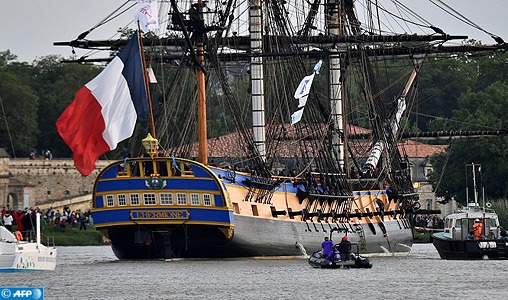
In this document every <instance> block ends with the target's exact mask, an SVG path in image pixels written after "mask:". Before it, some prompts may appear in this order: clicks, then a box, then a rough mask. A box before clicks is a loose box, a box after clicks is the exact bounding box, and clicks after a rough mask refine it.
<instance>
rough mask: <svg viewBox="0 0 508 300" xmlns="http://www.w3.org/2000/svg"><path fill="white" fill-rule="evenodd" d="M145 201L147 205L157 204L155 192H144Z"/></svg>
mask: <svg viewBox="0 0 508 300" xmlns="http://www.w3.org/2000/svg"><path fill="white" fill-rule="evenodd" d="M143 203H144V204H145V205H155V204H157V203H156V201H155V194H153V193H149V194H143Z"/></svg>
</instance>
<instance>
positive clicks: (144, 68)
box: [138, 21, 157, 156]
mask: <svg viewBox="0 0 508 300" xmlns="http://www.w3.org/2000/svg"><path fill="white" fill-rule="evenodd" d="M138 40H139V47H140V50H139V51H140V53H141V62H142V63H143V70H146V59H145V49H144V47H143V36H142V35H141V25H140V23H139V21H138ZM147 77H148V76H147V74H146V72H145V71H143V79H144V82H145V91H146V99H147V101H148V116H149V118H150V127H151V134H152V137H153V138H155V139H156V138H157V135H156V134H155V121H154V118H153V109H152V98H151V96H150V86H149V84H148V78H147ZM155 155H156V156H157V153H155Z"/></svg>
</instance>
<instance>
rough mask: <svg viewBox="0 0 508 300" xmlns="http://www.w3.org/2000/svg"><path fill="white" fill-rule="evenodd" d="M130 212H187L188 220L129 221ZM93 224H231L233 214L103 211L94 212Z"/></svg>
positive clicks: (186, 209)
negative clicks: (179, 222)
mask: <svg viewBox="0 0 508 300" xmlns="http://www.w3.org/2000/svg"><path fill="white" fill-rule="evenodd" d="M131 211H136V212H140V211H157V212H168V213H169V212H171V211H173V212H174V211H187V212H188V216H189V218H188V219H161V218H154V219H142V220H141V219H136V220H132V219H131ZM93 217H94V224H95V225H101V224H104V223H119V222H132V224H135V223H136V221H148V222H149V221H154V222H160V221H182V222H184V221H196V222H220V223H225V222H226V223H228V222H231V223H232V222H233V212H232V211H229V210H211V209H199V208H183V207H182V208H172V209H165V208H132V209H116V210H104V211H95V212H94V215H93Z"/></svg>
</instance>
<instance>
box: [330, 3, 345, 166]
mask: <svg viewBox="0 0 508 300" xmlns="http://www.w3.org/2000/svg"><path fill="white" fill-rule="evenodd" d="M327 9H328V11H327V28H328V35H329V36H339V35H343V34H344V30H343V24H344V20H343V19H342V18H341V3H340V1H328V3H327ZM330 52H331V54H330V56H329V62H328V64H329V76H330V89H329V93H330V97H329V98H330V108H331V110H330V119H331V120H330V121H331V129H332V131H333V132H332V150H333V152H334V153H335V155H336V157H337V159H338V161H337V167H338V168H339V169H341V170H344V163H345V162H344V140H343V139H342V137H341V135H340V134H341V133H344V120H343V106H344V104H343V101H342V100H343V98H342V97H343V94H344V93H343V85H342V80H341V77H342V68H341V66H342V59H341V54H340V53H339V48H338V45H337V44H336V45H335V46H334V47H333V48H331V49H330Z"/></svg>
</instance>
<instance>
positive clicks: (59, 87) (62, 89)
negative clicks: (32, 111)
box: [32, 56, 102, 157]
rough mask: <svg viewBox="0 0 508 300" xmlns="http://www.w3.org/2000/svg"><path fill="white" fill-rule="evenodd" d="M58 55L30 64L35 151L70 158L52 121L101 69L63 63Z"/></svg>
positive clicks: (67, 149)
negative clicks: (35, 118) (35, 102)
mask: <svg viewBox="0 0 508 300" xmlns="http://www.w3.org/2000/svg"><path fill="white" fill-rule="evenodd" d="M60 60H61V57H59V56H46V57H43V58H41V59H38V60H36V61H35V62H34V69H35V75H34V77H35V79H36V80H34V82H33V84H32V86H33V89H34V90H36V91H37V94H38V95H39V97H40V100H39V118H38V124H39V128H40V130H41V133H40V136H39V139H38V143H37V149H40V150H42V149H50V150H51V152H52V153H53V155H54V156H56V157H72V152H71V151H70V149H69V148H68V147H67V145H65V143H64V142H63V141H62V139H61V138H60V136H59V135H58V132H57V130H56V127H55V122H56V120H57V119H58V117H59V116H60V115H61V114H62V112H63V111H64V110H65V108H66V107H67V106H68V105H69V104H70V103H71V102H72V101H73V99H74V95H75V94H76V92H77V91H78V90H79V89H80V88H81V87H83V86H84V85H85V84H86V83H87V82H88V81H90V80H91V79H92V78H93V77H95V76H96V75H97V74H98V73H99V72H100V71H101V69H102V68H100V67H97V66H95V65H90V64H65V63H61V62H60Z"/></svg>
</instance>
